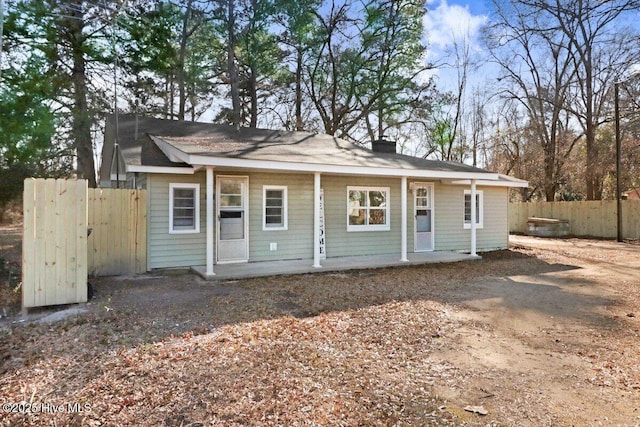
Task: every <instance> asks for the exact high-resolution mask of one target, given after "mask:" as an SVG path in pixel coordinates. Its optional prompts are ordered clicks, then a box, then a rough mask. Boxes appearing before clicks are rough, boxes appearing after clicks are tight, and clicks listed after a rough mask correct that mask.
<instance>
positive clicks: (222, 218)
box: [216, 176, 249, 264]
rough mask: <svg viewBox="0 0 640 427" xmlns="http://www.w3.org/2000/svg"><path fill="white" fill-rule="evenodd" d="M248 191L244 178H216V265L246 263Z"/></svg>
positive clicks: (247, 182) (247, 250) (247, 249)
mask: <svg viewBox="0 0 640 427" xmlns="http://www.w3.org/2000/svg"><path fill="white" fill-rule="evenodd" d="M248 188H249V178H248V177H246V176H217V177H216V214H217V219H218V221H217V224H218V227H217V233H216V236H217V238H216V241H217V245H216V247H217V249H218V250H217V254H218V259H217V262H218V263H221V264H222V263H230V262H245V261H248V260H249V227H248V221H247V214H248V212H249V201H248Z"/></svg>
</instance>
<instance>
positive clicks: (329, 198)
mask: <svg viewBox="0 0 640 427" xmlns="http://www.w3.org/2000/svg"><path fill="white" fill-rule="evenodd" d="M348 186H363V187H389V191H390V193H391V213H390V215H391V229H390V230H389V231H350V232H347V187H348ZM321 187H322V189H323V190H324V202H325V206H324V211H325V229H326V239H327V240H326V248H327V257H329V258H331V257H341V256H355V255H381V254H392V253H398V254H400V179H394V178H377V177H350V176H345V177H342V176H324V175H323V176H322V179H321ZM311 221H313V218H311Z"/></svg>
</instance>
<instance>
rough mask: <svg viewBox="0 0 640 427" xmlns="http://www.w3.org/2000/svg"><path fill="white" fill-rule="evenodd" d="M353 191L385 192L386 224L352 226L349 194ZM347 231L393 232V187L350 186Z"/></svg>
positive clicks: (348, 189)
mask: <svg viewBox="0 0 640 427" xmlns="http://www.w3.org/2000/svg"><path fill="white" fill-rule="evenodd" d="M351 191H365V192H368V191H380V192H385V193H386V194H387V197H386V199H387V206H385V208H386V209H385V211H386V212H385V219H386V223H385V224H374V225H350V224H349V209H351V206H349V192H351ZM346 214H347V231H348V232H351V231H389V230H391V187H359V186H349V187H347V212H346Z"/></svg>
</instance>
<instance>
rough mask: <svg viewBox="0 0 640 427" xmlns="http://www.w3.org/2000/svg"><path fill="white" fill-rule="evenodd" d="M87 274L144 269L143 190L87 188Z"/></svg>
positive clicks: (134, 271) (145, 245)
mask: <svg viewBox="0 0 640 427" xmlns="http://www.w3.org/2000/svg"><path fill="white" fill-rule="evenodd" d="M87 200H88V205H89V206H88V208H89V209H88V210H89V223H88V224H89V228H90V229H91V234H90V235H89V238H88V265H89V274H91V275H95V276H112V275H116V274H135V273H144V272H146V271H147V192H146V190H116V189H107V188H91V189H89V193H88V198H87Z"/></svg>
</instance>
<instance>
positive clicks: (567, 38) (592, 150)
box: [521, 0, 640, 200]
mask: <svg viewBox="0 0 640 427" xmlns="http://www.w3.org/2000/svg"><path fill="white" fill-rule="evenodd" d="M521 1H522V4H523V5H525V6H527V7H528V8H529V10H530V13H534V14H537V15H544V16H545V17H547V18H548V27H547V28H545V30H551V31H554V32H556V33H561V34H562V35H563V37H564V41H563V44H564V46H563V48H565V49H567V50H568V51H569V53H570V55H571V60H572V62H573V66H574V67H575V74H574V76H575V81H576V95H577V96H576V97H575V99H574V102H573V104H572V106H571V111H572V113H573V114H574V116H575V117H576V118H577V119H578V120H579V122H580V125H581V127H582V129H583V132H584V138H585V146H586V156H587V161H586V169H585V181H586V182H585V183H586V196H587V199H588V200H594V199H599V198H600V197H601V189H602V177H601V176H599V175H598V173H597V170H598V168H596V164H597V162H598V156H599V153H598V149H597V144H596V132H597V129H598V126H600V124H602V123H603V122H604V121H605V120H606V116H607V111H606V105H607V97H608V95H609V92H610V89H611V87H612V84H613V82H614V81H615V80H616V79H617V77H618V76H619V73H620V71H621V70H624V69H626V68H627V67H628V66H629V65H630V64H632V63H633V62H636V61H637V59H638V55H639V54H640V53H639V52H638V49H637V41H638V31H637V29H635V28H634V27H632V26H631V22H630V21H629V19H633V17H632V16H631V12H633V11H637V10H638V8H639V7H640V1H638V0H608V1H597V0H572V1H561V0H521ZM636 28H637V27H636Z"/></svg>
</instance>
